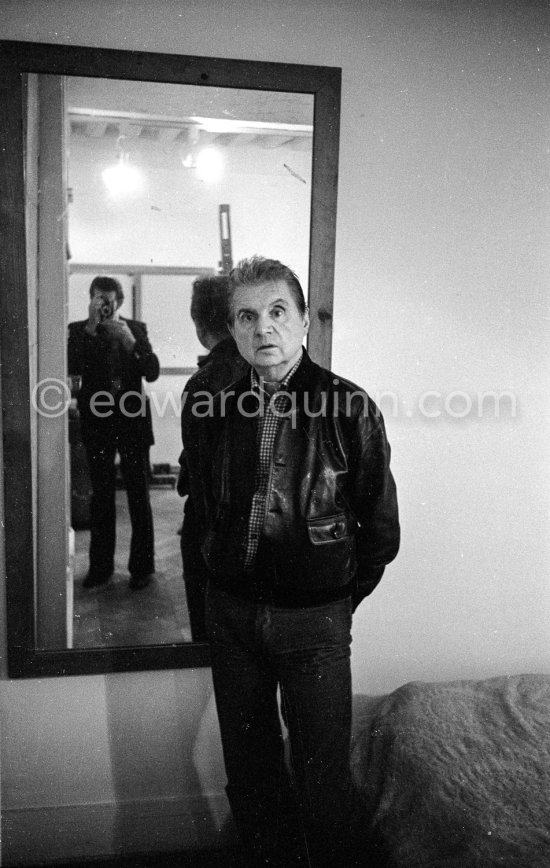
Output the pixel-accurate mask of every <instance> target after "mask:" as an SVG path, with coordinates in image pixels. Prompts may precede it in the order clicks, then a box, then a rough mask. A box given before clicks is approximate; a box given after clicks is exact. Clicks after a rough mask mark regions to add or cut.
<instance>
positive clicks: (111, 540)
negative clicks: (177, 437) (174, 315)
mask: <svg viewBox="0 0 550 868" xmlns="http://www.w3.org/2000/svg"><path fill="white" fill-rule="evenodd" d="M124 322H125V323H126V325H127V326H128V327H129V329H130V331H131V332H132V335H133V336H134V338H135V340H136V344H135V346H134V348H133V349H132V350H131V351H130V352H128V351H127V350H126V349H125V348H124V347H123V346H122V344H121V343H120V342H119V341H116V340H113V339H112V338H110V337H109V336H108V335H107V333H106V329H105V327H102V326H101V325H99V326H98V327H97V332H96V334H95V335H90V334H89V333H88V331H87V330H86V324H87V320H82V321H80V322H73V323H70V324H69V342H68V368H69V375H72V376H75V375H80V376H81V377H82V385H81V388H80V391H79V393H78V410H79V415H80V427H81V434H82V440H83V443H84V445H85V447H86V453H87V458H88V465H89V470H90V478H91V483H92V502H91V539H90V574H89V575H90V576H91V577H92V579H93V578H95V579H97V582H95V583H97V584H101V583H102V581H106V580H107V578H108V577H109V576H110V575H111V574H112V572H113V568H114V553H115V539H116V507H115V456H116V452H117V451H118V453H119V455H120V464H121V471H122V476H123V479H124V484H125V487H126V491H127V495H128V506H129V510H130V519H131V522H132V541H131V547H130V559H129V562H128V569H129V572H130V574H131V575H132V577H143V576H146V575H148V574H150V573H153V572H154V569H155V567H154V535H153V518H152V512H151V504H150V499H149V459H148V451H149V447H150V446H151V445H152V443H153V442H154V437H153V428H152V423H151V412H150V407H149V401H148V399H147V398H146V397H145V395H144V393H143V389H142V377H145V379H146V380H147V382H149V383H150V382H153V381H154V380H156V379H157V378H158V376H159V361H158V358H157V356H156V355H155V354H154V353H153V350H152V348H151V344H150V343H149V340H148V337H147V327H146V325H145V323H142V322H137V321H135V320H124Z"/></svg>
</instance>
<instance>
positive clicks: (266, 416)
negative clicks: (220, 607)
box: [244, 354, 302, 570]
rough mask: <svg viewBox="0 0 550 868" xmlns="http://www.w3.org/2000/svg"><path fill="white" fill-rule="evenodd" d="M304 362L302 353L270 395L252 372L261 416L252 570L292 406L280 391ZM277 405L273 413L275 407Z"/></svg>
mask: <svg viewBox="0 0 550 868" xmlns="http://www.w3.org/2000/svg"><path fill="white" fill-rule="evenodd" d="M301 361H302V354H300V358H299V359H298V361H297V362H296V364H295V365H294V366H293V367H292V368H291V370H290V371H289V372H288V374H287V375H286V377H285V378H284V380H281V382H280V383H279V385H278V387H277V391H276V392H274V394H273V395H272V396H271V397H270V396H269V395H267V393H266V392H265V390H264V389H263V387H262V383H261V380H260V378H259V377H258V375H257V373H256V371H255V370H254V368H252V369H251V372H250V388H251V390H252V391H253V392H255V393H256V394H257V395H259V396H260V398H261V399H263V400H260V413H259V415H258V435H257V441H256V442H257V448H258V466H257V469H256V477H255V480H254V496H253V498H252V506H251V509H250V516H249V518H248V530H247V537H246V555H245V560H244V568H245V570H250V569H251V568H252V567H253V565H254V561H255V560H256V554H257V553H258V545H259V543H260V536H261V534H262V530H263V526H264V521H265V513H266V509H267V502H268V495H269V480H270V476H271V472H270V471H271V463H272V459H273V447H274V445H275V438H276V436H277V431H278V430H279V425H280V422H281V414H283V413H284V412H285V411H286V409H287V408H288V404H289V402H290V398H289V396H288V395H285V394H282V395H278V394H277V392H280V391H283V392H284V390H285V389H286V387H287V386H288V383H289V381H290V378H291V377H292V376H293V374H294V373H295V372H296V370H297V369H298V366H299V364H300V362H301ZM273 407H274V408H275V412H273V409H272V408H273Z"/></svg>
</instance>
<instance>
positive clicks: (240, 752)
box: [206, 584, 361, 868]
mask: <svg viewBox="0 0 550 868" xmlns="http://www.w3.org/2000/svg"><path fill="white" fill-rule="evenodd" d="M206 621H207V629H208V633H209V639H210V645H211V660H212V675H213V680H214V690H215V697H216V705H217V711H218V718H219V724H220V731H221V738H222V746H223V754H224V761H225V768H226V773H227V781H228V782H227V795H228V798H229V803H230V805H231V810H232V813H233V816H234V819H235V821H236V825H237V828H238V830H239V833H240V836H241V839H242V841H243V843H244V845H245V847H246V849H247V850H248V852H249V853H250V854H252V859H251V862H252V864H258V865H264V866H265V865H277V866H289V868H290V866H294V865H304V866H308V868H309V866H321V865H322V866H347V865H349V864H354V863H353V862H352V861H351V855H350V852H349V851H350V850H352V849H353V843H352V840H351V839H352V827H353V824H354V823H355V821H356V818H357V815H358V813H360V810H361V809H360V805H359V801H358V798H357V797H356V794H355V791H354V788H353V786H352V780H351V771H350V765H349V751H350V733H351V671H350V643H351V633H350V628H351V603H350V601H349V599H346V600H342V601H338V602H334V603H330V604H328V605H324V606H317V607H313V608H308V609H282V608H278V607H274V606H270V605H263V604H256V603H249V602H244V601H241V600H238V599H237V598H235V597H233V596H230V595H228V594H226V593H224V592H223V591H220V590H219V589H217V588H215V586H213V585H212V584H210V585H209V587H208V590H207V602H206ZM278 688H279V689H280V695H281V704H282V712H283V717H284V720H285V724H286V726H287V727H288V735H289V745H290V767H291V773H290V774H289V772H288V764H287V763H286V762H285V745H284V740H283V734H282V728H281V721H280V717H279V708H278V703H277V690H278Z"/></svg>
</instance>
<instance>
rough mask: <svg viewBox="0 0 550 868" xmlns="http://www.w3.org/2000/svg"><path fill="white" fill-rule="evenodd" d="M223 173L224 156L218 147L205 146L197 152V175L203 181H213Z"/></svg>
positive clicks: (217, 179)
mask: <svg viewBox="0 0 550 868" xmlns="http://www.w3.org/2000/svg"><path fill="white" fill-rule="evenodd" d="M222 174H223V157H222V155H221V153H220V151H219V150H218V149H217V148H203V150H202V151H200V152H199V153H198V154H197V176H198V177H199V178H200V179H201V181H208V182H210V183H213V182H215V181H219V179H220V178H221V176H222Z"/></svg>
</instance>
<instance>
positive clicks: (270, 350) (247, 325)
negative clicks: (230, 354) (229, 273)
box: [229, 280, 309, 382]
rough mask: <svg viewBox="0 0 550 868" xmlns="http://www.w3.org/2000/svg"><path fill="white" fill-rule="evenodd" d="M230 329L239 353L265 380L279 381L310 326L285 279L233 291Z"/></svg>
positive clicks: (293, 360)
mask: <svg viewBox="0 0 550 868" xmlns="http://www.w3.org/2000/svg"><path fill="white" fill-rule="evenodd" d="M232 315H233V322H232V324H231V326H230V327H229V330H230V332H231V334H232V335H233V337H234V338H235V341H236V342H237V347H238V348H239V352H240V354H241V356H243V357H244V358H245V359H246V361H247V362H249V363H250V364H251V365H252V366H253V367H254V368H255V369H256V371H257V373H258V374H259V375H260V376H261V377H263V378H264V379H265V380H268V381H272V382H275V381H280V380H282V379H284V377H285V375H286V374H287V373H288V371H290V369H291V368H292V366H293V365H294V363H295V362H296V361H297V359H298V357H299V355H300V353H301V351H302V342H303V340H304V337H305V335H306V334H307V330H308V328H309V317H308V314H307V312H306V313H305V314H302V313H301V312H300V310H299V309H298V306H297V304H296V302H295V300H294V296H293V295H292V292H291V290H290V289H289V287H288V284H287V282H286V281H285V280H277V281H274V282H272V281H270V282H269V283H261V284H258V285H257V286H246V287H244V286H242V287H239V288H238V289H236V290H235V293H234V295H233V302H232Z"/></svg>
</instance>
